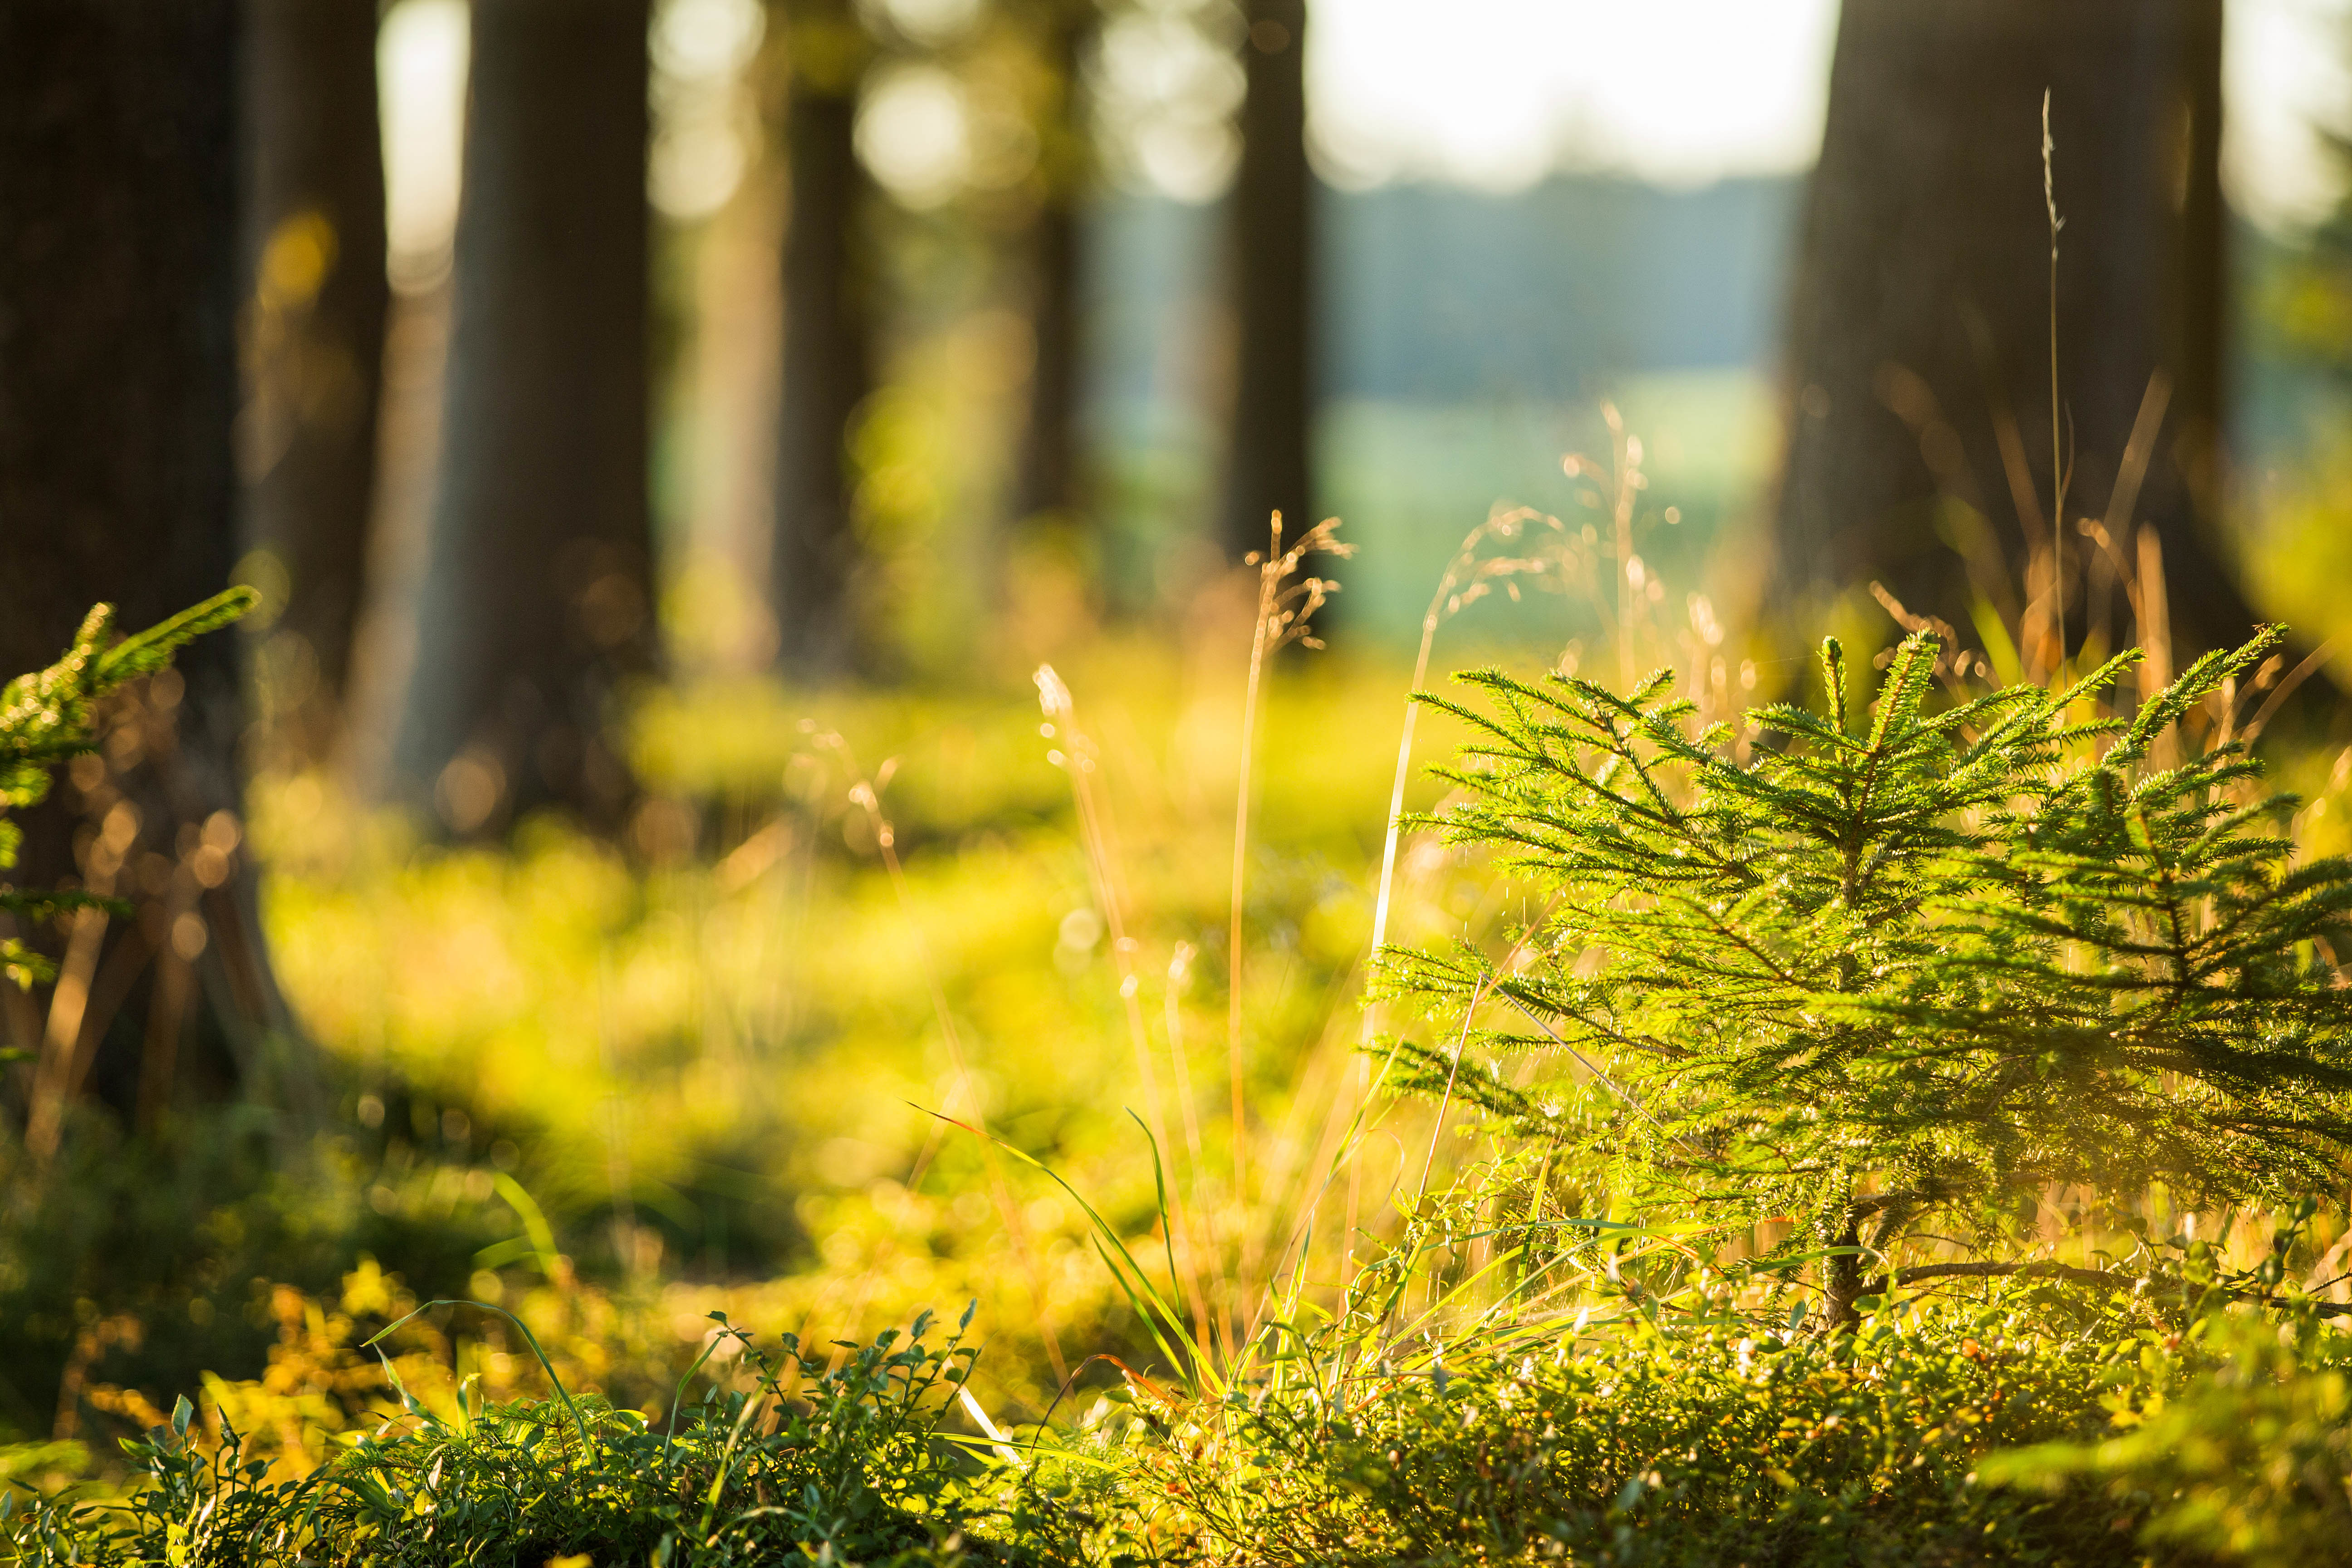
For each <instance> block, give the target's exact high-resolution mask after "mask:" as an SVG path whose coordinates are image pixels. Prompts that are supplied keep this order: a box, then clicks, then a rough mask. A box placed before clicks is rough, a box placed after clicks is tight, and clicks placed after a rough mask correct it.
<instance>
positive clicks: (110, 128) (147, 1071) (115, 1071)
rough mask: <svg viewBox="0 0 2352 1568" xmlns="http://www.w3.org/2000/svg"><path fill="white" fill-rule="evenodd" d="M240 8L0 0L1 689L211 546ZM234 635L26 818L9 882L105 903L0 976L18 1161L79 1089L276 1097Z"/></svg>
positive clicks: (180, 581) (223, 469)
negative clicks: (51, 983) (25, 1122)
mask: <svg viewBox="0 0 2352 1568" xmlns="http://www.w3.org/2000/svg"><path fill="white" fill-rule="evenodd" d="M237 16H238V8H237V0H16V3H14V4H10V5H0V677H5V676H13V675H15V674H17V673H19V672H21V671H24V670H27V669H31V668H37V667H39V666H43V665H47V664H48V663H50V662H51V661H53V660H54V659H56V658H57V657H58V655H59V654H60V653H61V652H62V651H63V650H64V649H65V647H66V645H67V643H68V641H69V640H70V639H71V637H72V635H73V632H74V628H75V627H76V626H78V625H79V622H80V620H81V618H82V616H84V615H85V614H86V613H87V612H88V611H89V607H90V605H92V604H93V603H96V602H98V601H100V600H110V601H112V602H113V603H115V604H116V605H119V606H120V607H121V620H122V624H123V625H124V626H125V627H126V628H132V629H135V628H137V627H139V626H144V625H147V624H150V623H152V622H154V621H156V620H160V619H162V618H163V616H167V615H169V614H171V613H173V612H174V611H177V610H180V609H182V608H184V607H185V606H187V605H191V604H194V602H196V601H197V600H199V599H203V598H205V597H207V596H208V595H213V594H216V593H218V592H220V591H221V590H222V589H223V588H225V587H226V586H227V585H228V580H229V573H230V570H231V567H232V566H233V564H234V563H235V561H236V471H235V464H234V460H233V456H232V447H231V427H232V424H233V421H234V419H235V417H236V398H237V374H236V373H237V362H236V304H237V243H236V241H237V229H236V195H237V153H238V142H237V116H236V39H237V26H236V24H237ZM240 665H241V659H240V658H239V645H238V642H237V639H236V637H232V636H215V637H209V638H206V639H205V640H204V641H202V642H199V643H198V644H196V645H195V646H194V647H191V648H189V649H187V650H185V651H184V654H183V655H182V657H181V658H180V661H179V668H178V669H177V671H176V672H174V673H173V674H171V675H167V676H162V677H158V678H156V679H153V680H152V681H148V682H144V683H142V687H141V689H138V690H136V691H134V692H132V693H130V694H129V695H128V697H127V699H126V700H122V701H121V702H120V703H119V704H118V706H117V707H116V709H115V710H114V713H113V716H112V721H111V723H110V731H109V735H108V741H107V745H106V749H105V752H104V753H103V756H102V757H87V758H83V759H80V760H79V761H78V762H77V763H75V764H74V766H73V768H72V770H71V781H72V782H71V783H69V784H66V785H64V786H63V787H61V788H60V789H59V791H58V794H57V795H54V796H53V797H52V798H51V800H50V802H49V803H48V804H47V805H46V806H44V807H43V808H41V809H39V810H37V811H35V812H33V813H30V814H28V815H27V816H26V818H25V819H24V826H25V828H26V843H25V846H24V853H23V858H22V861H21V863H20V865H19V867H18V868H17V869H16V871H15V872H14V873H12V875H14V876H15V877H16V879H19V880H20V881H21V882H22V883H23V884H24V885H26V886H45V885H48V886H54V885H59V884H67V883H79V884H80V885H82V886H85V887H89V888H91V889H96V890H99V891H102V892H106V893H110V894H111V895H113V896H115V897H118V898H121V899H123V900H127V901H129V902H131V905H132V906H133V910H134V913H133V914H132V916H131V918H130V919H129V920H127V921H119V920H112V919H110V918H107V917H105V916H103V915H101V914H99V913H96V912H89V913H85V914H84V915H83V916H81V917H80V919H79V921H78V922H77V923H76V924H75V926H74V927H73V929H72V932H71V934H70V935H69V936H66V935H63V934H62V933H58V932H34V933H28V934H30V935H31V936H33V937H34V938H35V939H36V940H37V941H39V942H42V944H43V945H45V946H48V947H49V948H50V949H51V951H52V952H60V953H61V954H62V956H63V959H64V966H63V967H64V973H63V976H62V978H61V980H60V982H59V984H58V985H57V986H56V987H54V988H53V989H52V990H49V991H45V992H43V993H41V994H36V995H34V996H26V995H24V994H21V993H18V992H17V991H16V989H15V987H13V986H0V1026H5V1033H6V1034H7V1035H9V1036H10V1037H12V1038H13V1040H14V1042H15V1043H16V1044H17V1045H18V1046H19V1047H23V1048H26V1049H30V1050H32V1051H34V1052H35V1053H36V1055H37V1061H36V1062H35V1063H34V1064H32V1065H31V1067H30V1068H29V1070H27V1069H26V1068H15V1069H11V1070H12V1071H13V1072H14V1073H15V1074H16V1077H15V1078H14V1079H13V1089H12V1094H13V1095H14V1096H15V1097H16V1099H17V1100H18V1103H20V1104H28V1105H29V1109H30V1112H31V1119H32V1123H33V1125H32V1127H31V1129H30V1136H31V1138H32V1141H33V1142H34V1143H35V1145H36V1146H37V1147H46V1146H48V1145H53V1144H54V1142H55V1139H56V1137H57V1133H58V1115H59V1112H60V1110H61V1108H62V1107H63V1106H64V1105H65V1104H66V1103H67V1102H68V1101H69V1100H72V1099H73V1098H75V1097H76V1096H77V1095H78V1094H79V1093H80V1092H81V1091H82V1090H83V1089H86V1088H94V1089H97V1090H98V1091H99V1092H100V1094H101V1095H103V1096H104V1097H105V1098H106V1099H108V1100H110V1101H112V1102H113V1103H114V1104H115V1105H117V1107H118V1108H120V1109H121V1110H125V1111H129V1110H132V1109H133V1108H134V1107H135V1108H137V1109H138V1110H140V1111H141V1112H142V1120H143V1119H146V1118H150V1117H152V1115H153V1114H154V1113H155V1112H157V1111H160V1110H162V1109H163V1107H164V1106H165V1105H167V1104H168V1103H169V1102H170V1100H172V1098H173V1096H174V1095H175V1094H176V1093H178V1092H180V1091H182V1090H184V1089H194V1090H198V1091H206V1090H208V1091H211V1092H222V1091H225V1090H226V1089H228V1088H230V1087H231V1086H233V1085H236V1084H238V1083H240V1082H241V1083H242V1085H243V1087H244V1088H245V1089H247V1091H248V1092H251V1093H255V1094H257V1095H261V1096H264V1097H266V1098H283V1097H284V1096H285V1094H286V1093H288V1092H289V1090H290V1089H296V1088H299V1083H300V1080H299V1077H297V1078H283V1079H281V1078H277V1077H274V1076H273V1075H272V1073H271V1071H270V1070H269V1069H270V1068H271V1066H272V1064H273V1063H277V1062H280V1061H282V1060H284V1059H285V1058H280V1057H279V1056H278V1054H277V1051H276V1047H275V1046H274V1044H273V1042H275V1041H278V1040H280V1039H282V1038H283V1029H282V1026H283V1023H284V1017H283V1012H282V1009H281V1007H280V1006H279V1005H278V999H277V994H276V992H275V989H274V987H273V985H272V984H271V981H270V977H269V973H268V964H267V962H266V960H265V957H264V955H263V952H262V949H261V946H260V940H259V936H260V933H259V931H258V928H257V925H256V923H255V921H254V902H253V884H252V878H251V873H250V870H249V868H247V866H246V865H245V864H244V862H243V859H242V858H241V856H240V855H239V853H238V850H239V847H240V841H241V838H242V830H241V826H240V820H239V818H240V813H241V810H242V805H241V799H240V795H241V791H240V784H241V782H242V781H241V778H240V773H239V766H238V760H237V743H238V741H239V739H240V738H241V736H242V734H243V732H244V730H245V727H246V717H245V708H244V702H243V687H242V682H241V679H240V673H241V672H240Z"/></svg>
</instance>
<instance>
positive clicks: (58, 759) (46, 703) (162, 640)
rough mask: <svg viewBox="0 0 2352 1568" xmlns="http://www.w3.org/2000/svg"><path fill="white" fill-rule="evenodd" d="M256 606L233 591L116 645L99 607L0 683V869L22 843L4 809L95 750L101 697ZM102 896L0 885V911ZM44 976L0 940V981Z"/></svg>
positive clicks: (48, 912)
mask: <svg viewBox="0 0 2352 1568" xmlns="http://www.w3.org/2000/svg"><path fill="white" fill-rule="evenodd" d="M258 602H259V595H257V594H256V593H255V592H254V591H253V590H252V589H250V588H231V589H230V590H228V591H227V592H226V593H225V594H216V595H214V596H213V597H211V598H209V599H206V600H205V602H204V603H203V604H201V605H196V606H194V608H193V609H187V610H183V611H181V612H180V613H179V614H178V615H176V616H173V617H172V618H171V619H169V620H166V621H163V622H160V623H158V624H157V625H155V626H150V627H148V628H147V629H146V630H145V631H143V632H138V633H134V634H133V635H131V636H130V637H124V638H122V639H121V641H119V642H118V641H116V640H115V626H114V606H113V605H98V606H96V607H95V608H93V609H92V610H91V611H90V612H89V615H88V616H85V617H84V618H83V620H82V623H81V629H80V630H79V631H78V632H76V633H75V634H74V640H73V646H72V647H69V648H68V649H67V650H66V652H65V656H64V657H63V658H60V659H58V662H57V663H55V664H53V665H51V666H50V667H49V668H47V669H39V670H35V671H33V672H32V673H31V674H29V675H20V676H18V677H17V678H16V679H14V680H11V681H10V682H8V684H7V685H6V686H5V687H0V872H5V871H7V870H9V869H10V868H13V867H14V866H15V865H16V852H17V850H18V848H19V847H21V846H22V845H23V843H24V840H25V832H24V829H23V828H21V827H19V826H16V824H15V823H14V822H11V821H10V820H8V814H9V813H10V812H11V811H22V810H24V809H25V808H26V807H27V806H31V805H39V804H40V803H41V801H42V800H43V799H44V798H46V797H47V795H48V793H49V772H50V770H51V769H53V768H55V767H57V766H58V764H59V763H65V762H68V761H71V760H72V759H73V758H75V757H78V756H80V755H81V754H82V753H84V752H89V751H91V750H93V749H94V748H95V747H96V746H97V744H98V728H97V713H98V701H99V699H100V698H101V697H104V696H105V695H106V694H107V693H108V692H110V691H111V690H113V689H115V688H116V687H118V686H121V685H122V684H123V683H124V682H125V681H129V680H133V679H137V678H138V677H140V676H142V675H152V674H154V673H155V672H156V671H157V670H160V669H162V668H164V667H165V666H167V665H169V664H170V663H171V662H172V655H173V653H174V652H176V651H177V650H178V649H179V648H180V647H181V646H182V645H183V644H184V643H187V642H189V641H191V640H193V639H194V638H196V637H202V636H204V635H205V633H206V632H210V631H217V630H219V629H220V628H221V627H223V626H227V625H228V624H230V623H231V622H232V621H235V620H236V619H238V618H239V617H240V616H244V615H245V614H246V613H247V611H249V610H251V609H252V608H253V606H254V605H256V604H257V603H258ZM107 902H108V900H103V899H100V898H98V897H97V896H96V895H94V894H90V893H85V892H78V891H71V890H62V891H61V890H57V889H26V888H17V887H14V886H12V885H10V884H8V883H6V882H0V910H5V912H7V913H8V914H11V915H14V916H15V917H16V920H17V921H19V922H22V923H33V922H37V921H47V920H54V919H55V918H57V917H58V915H61V914H65V913H68V912H69V911H71V910H76V909H80V908H82V907H84V906H86V905H90V904H105V903H107ZM52 978H54V973H53V970H52V966H51V964H50V963H49V961H48V960H47V958H46V957H44V956H43V955H42V954H40V953H39V952H35V951H34V950H33V949H32V948H31V947H29V946H27V945H26V943H25V942H24V941H23V940H22V939H20V938H17V937H13V936H12V937H7V938H5V939H0V979H5V980H6V981H12V982H14V983H15V984H16V985H18V986H20V987H26V988H29V987H30V986H32V985H33V984H35V983H36V982H39V981H46V980H49V979H52Z"/></svg>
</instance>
